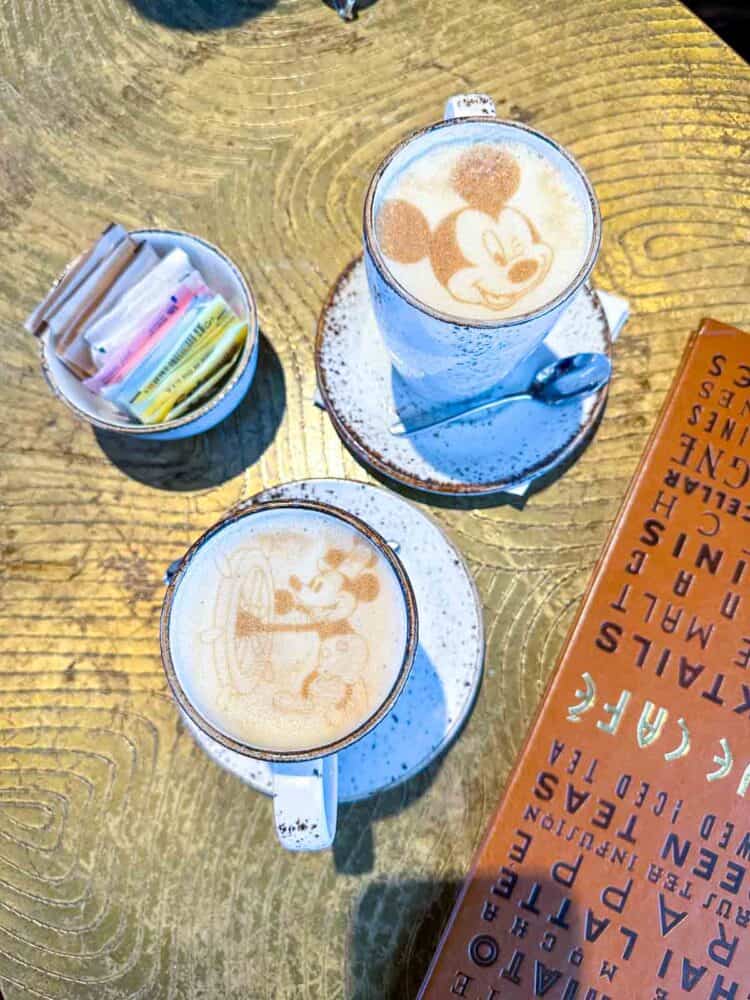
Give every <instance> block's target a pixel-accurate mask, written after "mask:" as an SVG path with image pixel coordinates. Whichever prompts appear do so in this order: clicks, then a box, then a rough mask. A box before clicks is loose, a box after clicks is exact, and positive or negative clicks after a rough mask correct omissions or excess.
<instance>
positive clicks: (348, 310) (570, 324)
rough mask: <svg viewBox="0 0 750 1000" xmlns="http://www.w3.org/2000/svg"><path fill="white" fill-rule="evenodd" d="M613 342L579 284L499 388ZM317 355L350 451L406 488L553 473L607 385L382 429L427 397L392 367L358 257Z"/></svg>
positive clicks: (337, 288) (473, 486) (588, 423)
mask: <svg viewBox="0 0 750 1000" xmlns="http://www.w3.org/2000/svg"><path fill="white" fill-rule="evenodd" d="M611 346H612V337H611V335H610V328H609V323H608V322H607V317H606V315H605V312H604V309H603V308H602V305H601V303H600V301H599V298H598V296H597V294H596V292H594V291H593V290H592V289H591V288H590V287H589V286H587V285H585V286H584V287H583V288H582V289H581V291H580V292H579V294H578V296H577V297H576V299H575V300H574V301H573V303H572V304H571V305H570V307H569V308H568V309H567V310H566V312H565V313H564V314H563V316H562V317H561V318H560V320H559V321H558V322H557V324H556V325H555V327H554V328H553V329H552V331H551V333H550V334H549V335H548V336H547V339H546V340H545V341H544V343H543V344H542V345H541V347H539V348H537V350H536V351H534V353H533V354H532V355H530V356H529V357H528V358H527V359H526V360H525V361H524V362H523V363H522V364H521V365H519V366H518V367H517V368H516V369H515V370H514V371H513V373H512V375H511V376H509V377H508V378H507V379H506V380H505V381H504V382H503V383H502V384H501V385H500V386H498V388H497V395H498V396H501V395H508V394H510V393H512V392H517V391H520V390H523V389H524V388H526V386H528V385H529V384H530V382H531V381H532V379H533V377H534V374H535V373H536V372H537V371H539V369H540V368H543V367H544V366H545V365H547V364H549V363H550V362H552V361H554V360H555V359H557V358H561V357H565V356H566V355H569V354H577V353H578V352H579V351H601V352H604V353H606V354H610V353H611ZM315 359H316V368H317V375H318V388H319V391H320V395H321V399H322V403H323V404H324V406H325V408H326V409H327V410H328V413H329V414H330V417H331V420H332V421H333V424H334V427H335V428H336V430H337V432H338V434H339V435H340V437H341V438H342V440H343V441H344V443H345V444H346V445H347V446H348V447H349V449H350V450H351V451H352V452H353V453H354V455H355V457H356V458H358V459H359V460H360V461H362V462H364V463H366V464H367V465H370V466H372V468H374V469H376V470H377V471H378V472H380V473H382V474H383V475H385V476H388V477H389V478H390V479H393V480H396V481H397V482H399V483H403V484H404V485H405V486H409V487H412V488H413V489H419V490H427V491H428V492H430V493H440V494H445V495H449V496H467V497H478V496H482V495H488V494H495V493H503V492H519V490H518V489H517V488H518V487H519V486H520V485H521V484H528V483H529V482H530V481H532V480H534V479H536V478H539V477H540V476H543V475H545V474H547V473H549V472H551V471H552V470H553V469H554V468H555V467H556V466H558V465H561V464H562V463H564V462H565V461H566V460H567V459H569V458H570V457H571V456H572V455H574V454H575V452H576V451H577V450H578V449H579V448H580V447H581V446H582V445H583V444H584V443H585V442H586V440H587V439H588V437H589V436H590V434H591V433H592V431H593V430H594V428H595V427H596V423H597V419H598V417H599V415H600V414H601V412H602V410H603V408H604V404H605V401H606V398H607V390H608V386H605V387H604V388H602V389H601V390H600V391H599V392H597V393H595V394H592V395H590V396H588V397H586V398H584V399H583V400H581V401H575V402H570V403H566V404H565V405H563V406H549V405H548V404H546V403H542V402H536V401H533V400H524V401H521V402H517V403H513V404H510V405H508V406H504V407H500V408H498V409H496V410H492V411H490V412H489V413H483V414H480V415H477V416H474V417H472V418H469V419H463V420H455V421H453V422H452V423H451V424H447V425H444V426H443V427H440V428H435V429H433V430H429V431H422V432H419V433H417V434H414V435H411V436H404V437H396V436H395V435H393V434H392V433H391V432H390V429H389V428H390V427H391V425H392V424H393V423H394V421H395V420H396V419H397V417H399V418H401V419H402V420H403V421H404V423H406V424H407V425H408V424H409V422H410V421H415V420H416V418H418V417H419V416H420V414H424V413H425V404H424V402H422V401H420V400H419V399H417V398H416V397H414V395H413V394H412V393H410V391H409V388H408V386H407V384H406V383H405V382H404V381H403V380H402V379H401V378H400V377H399V376H398V375H397V374H396V373H395V372H394V371H393V369H392V366H391V362H390V357H389V355H388V352H387V351H386V349H385V347H384V345H383V341H382V338H381V336H380V332H379V330H378V327H377V324H376V322H375V316H374V314H373V312H372V308H371V306H370V297H369V292H368V288H367V278H366V276H365V268H364V263H363V261H362V258H358V259H357V260H355V261H353V262H352V263H351V264H350V265H349V266H348V267H347V268H346V270H345V271H344V272H343V273H342V274H341V275H340V277H339V278H338V280H337V282H336V284H335V285H334V286H333V288H332V290H331V293H330V295H329V297H328V301H327V302H326V305H325V306H324V308H323V311H322V313H321V316H320V320H319V322H318V336H317V340H316V345H315ZM428 408H429V407H428ZM430 409H431V410H434V409H435V408H434V407H432V408H430Z"/></svg>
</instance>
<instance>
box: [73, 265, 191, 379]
mask: <svg viewBox="0 0 750 1000" xmlns="http://www.w3.org/2000/svg"><path fill="white" fill-rule="evenodd" d="M205 294H210V291H209V289H208V287H207V286H206V284H205V282H204V280H203V278H202V276H201V275H200V273H199V272H198V271H191V272H190V273H189V274H188V275H187V276H186V277H185V278H183V279H182V281H180V283H179V284H178V285H177V287H176V288H175V289H174V291H172V292H171V293H170V295H169V296H168V297H167V299H166V301H164V300H162V302H161V303H158V304H157V309H156V311H155V312H152V313H151V314H150V316H149V317H148V319H147V321H146V323H145V324H144V325H143V327H141V329H140V330H138V331H137V332H136V333H135V334H134V335H133V336H132V337H131V338H129V339H128V340H127V341H126V342H125V343H123V344H122V346H121V347H119V348H117V349H116V350H115V351H114V353H113V354H112V355H111V357H109V358H108V359H107V362H106V364H105V365H104V366H103V367H102V368H100V369H99V371H98V372H97V373H96V375H93V376H92V377H91V378H87V379H86V380H85V381H84V383H83V384H84V385H85V386H86V388H87V389H90V390H91V391H92V392H97V393H101V392H103V390H104V389H106V388H109V387H112V386H115V385H117V384H118V383H119V382H121V381H122V380H123V379H124V378H125V376H126V375H128V374H129V373H130V372H131V371H133V370H134V369H135V367H136V366H137V365H138V364H140V362H141V361H142V360H143V359H144V358H145V357H146V355H147V354H148V353H149V352H150V351H151V350H152V349H153V348H154V347H155V346H156V345H157V344H158V343H159V342H160V340H161V339H162V338H163V337H164V336H166V334H167V333H169V331H170V330H171V329H172V328H173V327H174V325H175V323H177V322H179V320H180V319H181V318H182V316H183V315H184V313H185V310H186V309H187V308H188V306H189V305H190V303H191V302H192V301H193V300H194V299H195V298H196V297H197V296H199V295H205Z"/></svg>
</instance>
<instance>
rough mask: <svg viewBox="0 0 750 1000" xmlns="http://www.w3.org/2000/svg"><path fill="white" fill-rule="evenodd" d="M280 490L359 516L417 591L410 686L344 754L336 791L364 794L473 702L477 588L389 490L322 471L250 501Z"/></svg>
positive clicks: (229, 762) (390, 778) (413, 760)
mask: <svg viewBox="0 0 750 1000" xmlns="http://www.w3.org/2000/svg"><path fill="white" fill-rule="evenodd" d="M276 499H287V500H313V501H317V502H322V503H327V504H331V505H334V506H336V507H339V508H340V509H343V510H347V511H349V512H350V513H352V514H354V515H355V516H356V517H359V518H361V519H362V520H363V521H365V522H366V523H367V524H369V525H371V526H372V527H373V528H374V529H375V531H377V532H378V533H379V534H380V535H381V536H382V537H383V538H385V539H386V540H387V541H388V542H389V544H391V545H393V546H394V547H395V548H396V550H397V552H398V556H399V559H400V560H401V562H402V564H403V566H404V569H405V570H406V572H407V574H408V576H409V579H410V581H411V584H412V588H413V590H414V596H415V598H416V603H417V611H418V615H419V647H418V649H417V654H416V657H415V660H414V665H413V667H412V670H411V674H410V675H409V678H408V680H407V682H406V686H405V687H404V689H403V691H402V692H401V694H400V695H399V698H398V700H397V701H396V703H395V705H394V706H393V708H392V709H391V710H390V711H389V712H388V714H387V715H386V716H385V717H384V719H383V720H382V721H381V722H380V723H379V724H378V725H377V726H376V727H375V728H374V729H373V730H372V731H371V732H370V733H369V734H368V735H367V736H366V737H365V738H364V739H362V740H360V741H358V742H357V743H353V744H352V745H351V746H348V747H346V748H345V749H344V750H342V751H341V752H340V753H339V754H338V770H339V774H338V782H339V800H340V801H352V800H355V799H360V798H364V797H366V796H368V795H373V794H374V793H376V792H379V791H383V790H384V789H386V788H390V787H391V786H392V785H395V784H398V783H399V782H400V781H404V780H406V779H407V778H410V777H412V776H413V775H414V774H416V773H417V772H418V771H421V770H422V768H424V767H425V766H426V765H427V764H429V763H430V761H432V760H434V759H435V757H437V756H438V754H440V753H441V751H443V750H444V749H445V747H446V746H447V745H448V744H449V743H450V742H451V740H452V739H453V738H454V737H455V736H456V734H457V733H458V731H459V729H460V728H461V725H462V724H463V722H464V721H465V719H466V717H467V716H468V714H469V712H470V711H471V708H472V705H473V704H474V699H475V697H476V694H477V690H478V688H479V682H480V678H481V674H482V661H483V657H484V631H483V627H482V612H481V607H480V604H479V599H478V596H477V592H476V589H475V587H474V583H473V581H472V578H471V575H470V573H469V571H468V569H467V567H466V564H465V563H464V561H463V559H462V558H461V555H460V554H459V553H458V551H457V550H456V549H455V548H454V546H453V545H452V544H451V543H450V542H449V541H448V539H447V538H446V537H445V535H444V534H443V532H442V531H441V529H440V528H439V527H438V525H437V524H436V523H435V522H434V521H433V520H432V518H430V517H428V516H427V515H426V514H425V513H424V512H423V511H421V510H419V509H417V508H416V507H414V506H413V505H412V504H410V503H408V502H407V501H406V500H403V499H402V498H401V497H399V496H396V495H395V494H393V493H388V492H386V491H385V490H382V489H379V488H378V487H376V486H370V485H369V484H366V483H358V482H352V481H349V480H343V479H317V480H307V481H303V482H297V483H287V484H285V485H283V486H278V487H275V488H273V489H271V490H266V491H265V492H264V493H261V494H259V495H258V496H257V497H255V498H254V499H253V501H251V503H254V502H263V501H268V500H276ZM185 718H186V717H185ZM186 722H187V724H188V726H189V728H190V731H191V732H192V734H193V736H194V737H195V739H196V741H197V742H198V743H199V745H200V746H201V747H202V748H203V750H205V752H206V753H207V754H208V755H209V756H210V757H211V758H212V759H213V760H214V761H215V762H216V763H217V764H219V765H220V766H221V767H223V768H226V770H228V771H231V772H232V773H233V774H235V775H237V777H239V778H241V779H242V780H243V781H245V782H247V784H249V785H252V786H253V787H255V788H257V789H258V790H259V791H262V792H265V793H267V794H270V793H271V767H270V765H269V764H268V763H266V762H264V761H261V760H256V759H253V758H250V757H246V756H242V755H241V754H238V753H235V752H233V751H232V750H230V749H228V748H227V747H224V746H221V745H220V744H218V743H216V741H214V740H211V739H210V738H209V737H208V736H207V735H206V734H205V733H203V732H202V731H201V730H200V729H198V727H197V726H195V725H194V724H193V723H192V722H190V720H188V719H187V718H186Z"/></svg>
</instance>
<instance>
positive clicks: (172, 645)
mask: <svg viewBox="0 0 750 1000" xmlns="http://www.w3.org/2000/svg"><path fill="white" fill-rule="evenodd" d="M168 581H169V582H168V587H167V593H166V596H165V599H164V604H163V607H162V615H161V627H160V638H161V653H162V660H163V664H164V669H165V672H166V675H167V679H168V681H169V685H170V687H171V689H172V693H173V695H174V697H175V699H176V701H177V704H178V706H179V708H180V710H181V711H182V712H183V713H184V715H185V716H187V718H188V719H189V720H190V721H191V722H192V723H193V724H194V725H195V726H196V727H198V729H199V730H200V731H201V733H202V735H203V736H204V737H205V739H203V740H202V743H203V744H204V746H205V747H206V749H207V752H208V753H209V755H212V754H211V749H212V747H215V748H216V751H217V754H216V756H221V752H222V748H224V749H228V750H231V751H234V752H235V753H239V754H242V755H243V756H246V757H251V758H255V759H257V760H262V761H266V762H269V764H270V768H271V772H272V780H273V803H274V813H275V821H276V832H277V835H278V838H279V841H280V842H281V844H282V846H284V847H286V848H287V849H289V850H293V851H312V850H321V849H323V848H327V847H330V846H331V844H332V843H333V839H334V836H335V833H336V814H337V805H338V794H337V784H338V782H337V774H338V772H337V754H338V753H339V752H340V751H341V750H343V749H345V748H346V747H348V746H350V745H351V744H352V743H354V742H355V741H356V740H359V739H361V738H362V737H363V736H364V735H365V734H366V733H368V732H370V731H371V730H372V729H373V728H374V727H375V726H377V725H378V723H380V722H381V721H382V720H383V718H384V717H385V715H386V713H387V712H388V711H389V710H390V709H391V707H392V706H393V704H394V702H395V701H396V699H397V698H398V696H399V694H400V692H401V691H402V689H403V687H404V684H405V683H406V680H407V677H408V676H409V672H410V670H411V667H412V664H413V662H414V656H415V653H416V649H417V636H418V624H417V609H416V604H415V601H414V594H413V591H412V587H411V584H410V582H409V579H408V577H407V575H406V572H405V571H404V568H403V566H402V564H401V562H400V560H399V558H398V556H397V555H396V553H395V552H394V551H393V549H392V548H391V546H390V545H388V543H387V542H385V541H384V540H383V538H381V537H380V535H378V534H377V533H376V532H375V531H373V529H372V528H371V527H370V526H369V525H367V524H366V523H365V522H364V521H362V520H360V519H359V518H358V517H355V516H354V515H352V514H350V513H348V512H347V511H344V510H340V509H338V508H336V507H333V506H331V505H329V504H325V503H320V502H317V501H307V500H271V501H267V502H263V503H258V504H254V505H250V506H247V507H244V508H242V509H238V510H235V511H234V512H232V513H229V514H228V515H227V516H225V517H224V518H222V520H220V521H219V522H218V523H217V524H215V525H214V526H213V527H212V528H210V529H209V530H208V531H206V532H205V533H204V534H203V535H202V536H201V537H200V538H199V539H198V540H197V541H196V542H195V543H194V544H193V545H192V546H191V548H190V549H189V550H188V552H187V553H186V554H185V556H184V557H183V558H182V559H181V560H180V562H179V564H178V565H177V566H176V567H175V565H174V564H173V566H172V567H170V570H169V573H168Z"/></svg>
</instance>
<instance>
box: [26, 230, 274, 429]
mask: <svg viewBox="0 0 750 1000" xmlns="http://www.w3.org/2000/svg"><path fill="white" fill-rule="evenodd" d="M130 235H131V236H132V237H133V238H134V239H135V240H136V241H137V242H141V241H143V240H146V241H147V242H148V243H150V244H151V246H152V247H153V248H154V250H156V251H157V253H159V254H161V255H162V256H163V255H164V254H167V253H169V251H170V250H174V249H175V248H177V247H180V248H182V249H183V250H184V251H185V253H186V254H187V255H188V257H189V258H190V261H191V263H192V264H193V266H194V267H196V268H197V269H198V270H199V271H200V272H201V274H202V275H203V277H204V278H205V279H206V283H207V285H208V286H209V288H211V289H213V290H214V291H216V292H219V293H220V294H221V295H223V296H224V298H225V299H226V301H227V302H228V303H229V305H230V306H231V307H232V309H234V311H235V312H236V314H237V315H238V316H239V317H240V318H241V319H244V320H247V325H248V335H247V340H246V341H245V345H244V347H243V349H242V353H241V354H240V357H239V358H238V359H237V364H236V365H235V368H234V370H233V371H232V373H231V376H230V377H229V379H228V380H227V381H226V382H225V383H224V385H222V386H221V388H220V389H218V390H217V392H216V393H214V395H213V396H210V397H209V398H208V400H207V401H206V402H205V403H203V404H202V405H201V406H196V408H195V409H194V410H191V411H190V412H189V413H186V414H184V415H183V416H181V417H177V418H176V419H175V420H165V421H163V422H162V423H160V424H148V425H146V424H139V423H137V422H136V421H134V420H131V419H130V418H129V417H127V416H126V415H125V414H124V413H121V412H120V411H119V410H118V409H117V408H116V407H115V405H114V404H113V403H110V402H109V401H108V400H106V399H102V398H101V397H100V396H97V395H96V394H95V393H93V392H91V391H90V390H88V389H87V388H86V387H85V386H84V385H83V384H82V383H81V382H80V381H79V379H77V378H76V377H75V375H73V373H72V372H71V371H70V370H69V369H68V368H67V367H66V366H65V365H64V364H63V363H62V361H60V359H59V358H58V356H57V354H56V353H55V350H54V346H53V344H52V340H51V336H50V332H49V330H47V331H46V332H45V333H44V334H42V336H41V338H40V339H41V344H40V349H41V362H42V371H43V373H44V376H45V378H46V379H47V382H48V384H49V386H50V388H51V389H52V391H53V392H54V393H55V395H56V396H57V397H58V398H59V399H61V400H62V401H63V403H65V405H66V406H68V407H69V408H70V409H71V410H72V411H73V412H74V413H75V414H76V416H78V417H80V418H81V419H82V420H85V421H87V422H88V423H90V424H93V425H94V427H100V428H101V429H102V430H107V431H115V432H116V433H118V434H127V435H129V436H131V437H139V438H147V439H148V440H150V441H168V440H173V439H175V438H184V437H190V436H192V435H193V434H200V433H201V432H202V431H207V430H208V429H209V428H210V427H213V426H214V425H215V424H218V423H219V422H220V421H221V420H224V418H225V417H227V416H229V414H230V413H231V412H232V410H234V409H235V408H236V407H237V406H238V404H239V403H240V402H241V400H242V399H243V397H244V396H245V393H246V392H247V390H248V388H249V387H250V383H251V382H252V380H253V376H254V375H255V368H256V365H257V362H258V312H257V309H256V307H255V299H254V297H253V293H252V291H251V289H250V286H249V285H248V284H247V282H246V281H245V279H244V277H243V276H242V274H241V273H240V270H239V268H238V267H237V266H236V265H235V264H234V263H233V262H232V261H231V260H230V259H229V258H228V257H227V256H226V255H225V254H223V253H222V252H221V250H219V249H218V247H215V246H212V245H211V244H210V243H207V242H206V241H205V240H202V239H200V238H199V237H198V236H191V235H190V234H189V233H180V232H176V231H172V230H168V229H138V230H135V231H134V232H132V233H131V234H130Z"/></svg>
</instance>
